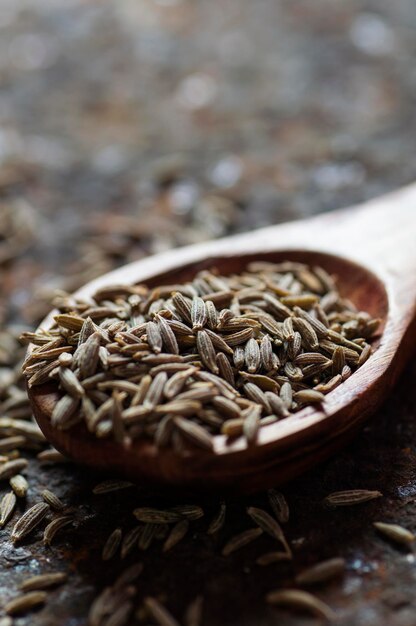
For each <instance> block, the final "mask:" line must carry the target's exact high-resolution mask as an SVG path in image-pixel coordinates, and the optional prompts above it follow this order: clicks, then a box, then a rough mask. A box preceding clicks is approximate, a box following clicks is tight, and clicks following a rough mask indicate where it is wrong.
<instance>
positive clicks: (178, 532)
mask: <svg viewBox="0 0 416 626" xmlns="http://www.w3.org/2000/svg"><path fill="white" fill-rule="evenodd" d="M188 530H189V521H188V520H187V519H184V520H181V521H180V522H177V523H176V524H175V526H173V528H172V530H171V531H170V533H169V535H168V537H167V539H166V541H165V543H164V544H163V552H167V551H168V550H171V549H172V548H173V547H174V546H176V544H177V543H179V542H180V541H182V539H183V538H184V537H185V535H186V533H187V532H188Z"/></svg>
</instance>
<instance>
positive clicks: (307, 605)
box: [266, 589, 336, 622]
mask: <svg viewBox="0 0 416 626" xmlns="http://www.w3.org/2000/svg"><path fill="white" fill-rule="evenodd" d="M266 600H267V602H268V603H269V604H274V605H277V606H284V607H288V608H292V609H295V610H298V611H299V610H300V611H308V612H310V613H312V614H314V615H317V616H318V617H321V618H323V619H325V620H327V621H329V622H332V621H334V620H335V619H336V614H335V613H334V612H333V611H332V609H330V608H329V606H328V605H327V604H325V603H324V602H322V601H321V600H319V599H318V598H316V597H315V596H313V595H312V594H310V593H307V592H306V591H299V590H298V589H284V590H281V589H278V590H277V591H270V592H269V593H268V594H267V596H266Z"/></svg>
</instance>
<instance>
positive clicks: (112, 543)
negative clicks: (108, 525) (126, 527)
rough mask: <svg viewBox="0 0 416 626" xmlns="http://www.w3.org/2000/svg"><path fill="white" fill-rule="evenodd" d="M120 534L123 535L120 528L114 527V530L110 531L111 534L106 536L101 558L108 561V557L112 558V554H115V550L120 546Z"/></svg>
mask: <svg viewBox="0 0 416 626" xmlns="http://www.w3.org/2000/svg"><path fill="white" fill-rule="evenodd" d="M122 536H123V533H122V530H121V528H116V529H115V530H113V532H112V533H111V535H110V536H109V537H108V539H107V541H106V542H105V545H104V548H103V551H102V555H101V558H102V560H103V561H109V560H110V559H112V558H113V556H115V555H116V552H117V550H118V548H119V547H120V543H121V539H122Z"/></svg>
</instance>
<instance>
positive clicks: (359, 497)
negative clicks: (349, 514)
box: [324, 489, 383, 507]
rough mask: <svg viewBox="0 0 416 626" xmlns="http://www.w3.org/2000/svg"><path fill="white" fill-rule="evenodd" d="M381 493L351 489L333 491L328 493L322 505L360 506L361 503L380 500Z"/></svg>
mask: <svg viewBox="0 0 416 626" xmlns="http://www.w3.org/2000/svg"><path fill="white" fill-rule="evenodd" d="M382 495H383V494H382V493H381V492H380V491H369V490H368V489H351V490H349V491H335V492H334V493H330V494H329V495H328V496H326V498H325V499H324V503H325V504H326V505H327V506H330V507H337V506H351V505H354V504H361V503H362V502H368V501H369V500H374V499H375V498H381V497H382Z"/></svg>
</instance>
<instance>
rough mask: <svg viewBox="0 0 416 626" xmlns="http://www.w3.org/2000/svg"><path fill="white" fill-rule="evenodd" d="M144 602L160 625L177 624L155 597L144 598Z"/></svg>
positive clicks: (169, 625)
mask: <svg viewBox="0 0 416 626" xmlns="http://www.w3.org/2000/svg"><path fill="white" fill-rule="evenodd" d="M144 604H145V606H146V608H147V610H148V611H149V613H150V614H151V616H152V617H153V619H155V620H156V622H157V623H158V624H159V625H160V626H179V622H177V621H176V619H175V618H174V617H173V615H171V614H170V613H169V611H168V610H167V609H166V607H164V606H163V605H162V604H161V603H160V602H159V601H158V600H156V598H150V597H148V598H145V601H144Z"/></svg>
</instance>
